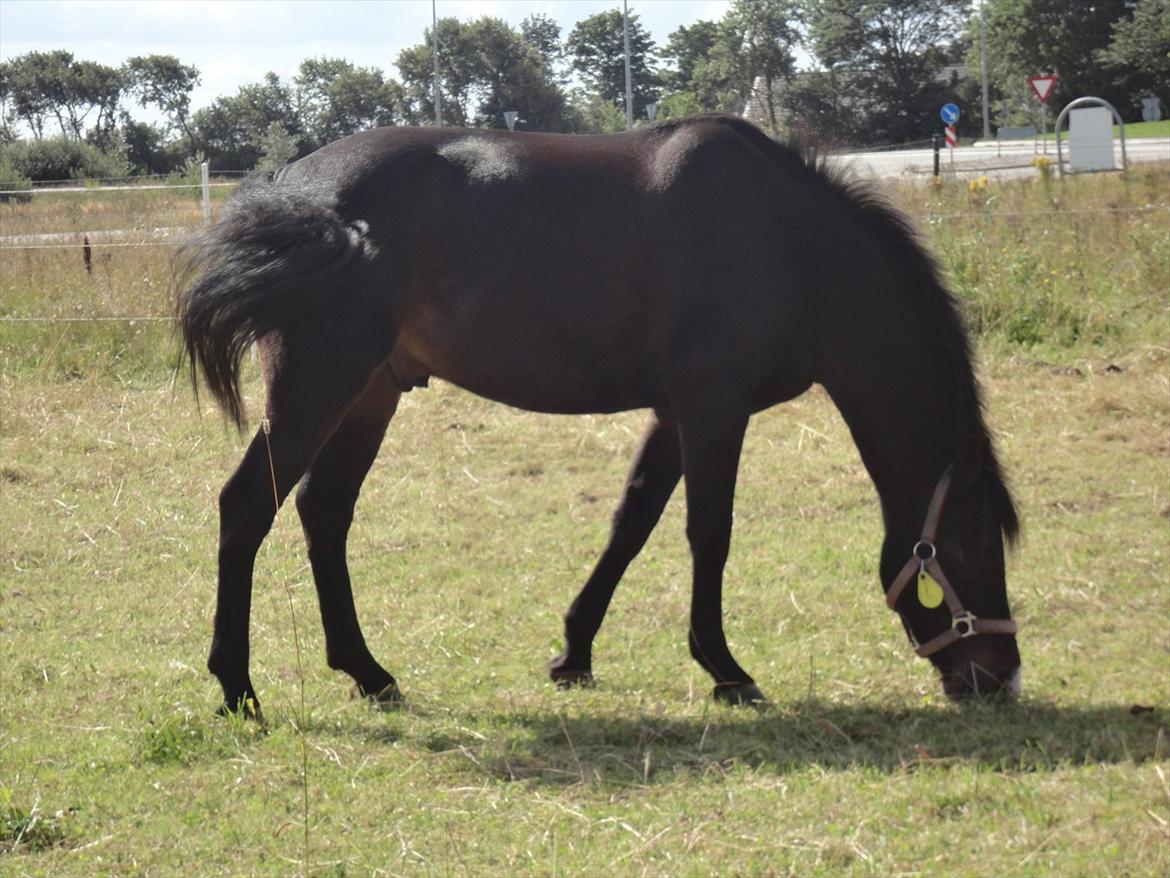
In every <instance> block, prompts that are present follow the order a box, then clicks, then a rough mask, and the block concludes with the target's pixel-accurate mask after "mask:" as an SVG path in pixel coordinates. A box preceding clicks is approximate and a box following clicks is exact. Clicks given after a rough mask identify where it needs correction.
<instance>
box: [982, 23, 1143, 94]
mask: <svg viewBox="0 0 1170 878" xmlns="http://www.w3.org/2000/svg"><path fill="white" fill-rule="evenodd" d="M1162 2H1164V0H1162ZM984 13H985V15H986V30H987V66H988V79H989V84H990V86H991V91H992V101H993V103H998V102H999V101H1001V100H1004V99H1006V100H1009V101H1014V102H1016V103H1018V104H1021V105H1023V106H1025V107H1027V108H1029V110H1033V109H1035V110H1038V109H1039V104H1038V103H1037V102H1036V100H1035V98H1034V97H1033V95H1032V92H1031V90H1030V89H1029V87H1028V84H1027V77H1029V76H1031V75H1034V74H1038V73H1056V74H1057V75H1058V76H1059V77H1060V81H1059V82H1058V84H1057V90H1058V94H1060V95H1063V96H1064V97H1063V99H1061V103H1063V102H1064V101H1067V100H1069V99H1071V98H1076V97H1082V96H1084V95H1094V96H1096V97H1101V98H1105V99H1106V100H1108V101H1111V102H1113V103H1115V104H1117V103H1124V100H1125V97H1126V95H1125V93H1124V90H1123V89H1122V88H1119V86H1118V82H1117V79H1118V77H1117V71H1116V70H1114V69H1110V68H1109V67H1108V66H1107V65H1104V64H1095V63H1093V58H1094V57H1097V56H1098V55H1099V53H1101V52H1102V51H1104V50H1107V48H1108V47H1109V45H1110V36H1111V33H1112V32H1113V31H1112V27H1113V25H1114V24H1115V23H1117V22H1119V21H1120V20H1122V19H1124V18H1126V0H1094V2H1092V3H1069V2H1068V0H985V3H984ZM968 31H969V33H970V34H971V38H970V42H971V50H970V52H969V53H968V56H967V63H968V66H971V65H972V64H974V65H977V64H978V59H979V54H978V53H979V43H978V38H977V35H978V33H979V19H978V15H977V14H976V15H974V16H973V17H972V18H971V21H970V24H969V26H968ZM976 69H977V68H976Z"/></svg>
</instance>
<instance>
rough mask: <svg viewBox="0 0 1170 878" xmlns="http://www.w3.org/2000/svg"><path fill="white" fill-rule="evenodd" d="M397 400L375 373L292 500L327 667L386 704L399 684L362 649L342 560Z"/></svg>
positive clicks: (388, 379) (386, 378) (386, 376)
mask: <svg viewBox="0 0 1170 878" xmlns="http://www.w3.org/2000/svg"><path fill="white" fill-rule="evenodd" d="M399 395H400V391H399V390H398V387H397V385H396V384H395V383H394V380H393V377H392V376H391V374H390V372H389V370H387V369H382V370H380V371H379V372H378V373H377V375H376V376H375V377H374V379H373V380H372V381H371V382H370V385H369V387H367V388H366V391H365V393H363V394H362V396H361V398H360V399H359V400H358V401H357V402H356V403H354V405H353V408H351V409H350V410H349V412H348V413H346V416H345V420H343V421H342V422H341V425H340V426H338V428H337V430H336V432H335V433H334V434H333V435H332V436H330V437H329V441H328V442H326V443H325V447H324V448H322V449H321V453H320V454H318V455H317V459H316V460H315V461H313V465H312V466H311V467H310V468H309V471H308V473H306V474H305V478H304V479H302V480H301V486H300V488H298V489H297V498H296V502H297V512H298V513H299V514H300V517H301V524H302V526H303V528H304V532H305V542H306V543H307V545H308V547H309V563H310V564H311V565H312V568H313V581H314V582H315V584H316V586H317V599H318V602H319V603H320V607H321V623H322V625H323V626H324V629H325V656H326V660H327V661H328V663H329V667H331V668H333V669H334V670H336V671H343V672H345V673H346V674H348V675H349V676H350V677H351V678H353V681H354V684H355V686H356V692H357V694H358V695H360V696H362V697H364V698H369V699H371V700H373V701H376V702H379V703H385V704H392V703H396V702H398V701H401V699H402V696H401V693H400V692H399V690H398V684H397V682H396V681H395V680H394V678H393V677H392V676H391V675H390V673H389V672H388V671H387V670H386V669H385V668H383V667H382V666H381V665H380V664H378V662H377V660H375V659H374V657H373V655H372V654H371V653H370V650H369V648H368V647H367V646H366V640H365V637H364V636H363V635H362V629H361V625H360V624H359V623H358V618H357V612H356V611H355V609H354V604H353V588H352V586H351V583H350V576H349V567H348V565H347V564H346V558H345V554H346V539H347V537H348V534H349V528H350V525H351V524H352V523H353V513H354V506H355V504H356V503H357V499H358V493H359V492H360V490H361V486H362V482H363V481H364V480H365V477H366V474H367V473H368V472H369V470H370V467H371V466H372V465H373V463H374V458H375V457H377V454H378V449H379V447H381V444H382V439H383V437H384V436H385V434H386V428H387V426H388V425H389V423H390V419H391V418H392V417H393V416H394V411H395V409H396V408H397V407H398V399H399Z"/></svg>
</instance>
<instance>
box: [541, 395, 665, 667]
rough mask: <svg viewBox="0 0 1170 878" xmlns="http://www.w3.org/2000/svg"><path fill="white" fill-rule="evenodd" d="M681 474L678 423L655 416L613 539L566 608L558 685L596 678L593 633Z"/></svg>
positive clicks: (616, 516) (629, 482)
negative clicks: (563, 648)
mask: <svg viewBox="0 0 1170 878" xmlns="http://www.w3.org/2000/svg"><path fill="white" fill-rule="evenodd" d="M681 475H682V459H681V457H680V454H679V440H678V430H677V427H676V425H675V424H674V422H673V421H670V420H663V419H661V418H659V417H657V416H655V418H654V420H653V421H651V423H650V426H649V427H648V428H647V430H646V434H645V437H644V438H643V440H642V446H641V448H640V449H639V451H638V454H637V456H636V457H635V458H634V462H633V465H632V466H631V467H630V474H629V477H628V478H627V480H626V492H625V496H624V497H623V498H622V502H621V504H620V505H619V506H618V508H617V511H616V512H615V513H614V517H613V528H612V530H611V531H610V537H609V543H608V544H607V545H606V547H605V551H604V552H603V553H602V555H601V558H600V560H599V561H598V562H597V566H596V567H595V568H594V570H593V573H592V574H591V575H590V577H589V579H588V581H586V583H585V586H584V587H583V588H582V589H581V592H580V593H579V594H578V595H577V597H576V599H575V600H574V601H573V603H572V605H571V606H570V607H569V611H568V613H566V614H565V651H564V652H563V653H561V654H560V655H559V656H558V657H557V658H555V659H553V660H552V661H551V662H550V663H549V676H550V677H552V679H553V680H554V681H555V682H556V683H557V684H558V685H560V686H570V685H572V684H574V683H587V682H590V681H591V680H592V678H593V638H594V637H595V636H596V635H597V632H598V630H599V629H600V628H601V623H602V621H603V620H604V619H605V613H606V610H607V609H608V608H609V603H610V600H611V599H612V598H613V593H614V590H615V589H616V588H617V585H618V582H619V581H620V580H621V578H622V575H623V574H624V573H625V571H626V568H627V567H628V566H629V565H630V562H631V561H633V560H634V558H635V557H636V556H637V554H638V552H640V551H641V550H642V547H643V546H644V545H645V544H646V540H647V539H648V538H649V536H650V533H651V532H652V531H653V530H654V526H655V525H656V524H657V523H658V520H659V518H661V517H662V510H663V509H664V508H665V507H666V502H667V501H668V500H669V499H670V495H671V493H673V491H674V488H675V485H677V484H678V480H679V478H680V477H681Z"/></svg>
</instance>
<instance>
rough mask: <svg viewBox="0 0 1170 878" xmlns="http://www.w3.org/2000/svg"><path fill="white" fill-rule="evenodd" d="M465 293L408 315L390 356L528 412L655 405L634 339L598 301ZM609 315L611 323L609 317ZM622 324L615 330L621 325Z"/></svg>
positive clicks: (646, 361) (640, 344) (645, 359)
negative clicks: (574, 302)
mask: <svg viewBox="0 0 1170 878" xmlns="http://www.w3.org/2000/svg"><path fill="white" fill-rule="evenodd" d="M563 304H564V299H563V298H562V297H560V296H547V297H544V298H543V300H542V301H540V302H539V303H537V304H535V305H534V304H533V302H532V300H531V297H528V296H522V295H513V296H509V295H508V291H507V290H501V291H496V292H494V293H493V292H491V291H484V290H483V288H482V287H480V288H467V289H465V290H464V291H463V294H462V295H459V296H457V297H455V298H453V299H450V298H445V297H442V298H440V299H439V301H436V302H433V303H430V304H428V305H424V306H423V307H422V308H418V307H416V308H414V309H411V312H410V313H409V315H408V317H407V319H405V320H404V322H403V324H402V328H401V330H400V333H399V341H398V345H397V347H396V351H395V354H396V356H404V355H405V356H408V357H409V358H410V359H411V360H413V361H415V362H416V363H417V364H419V365H421V366H422V367H423V368H425V370H426V372H427V373H428V374H430V375H434V376H435V377H438V378H442V379H443V380H445V381H450V382H451V383H452V384H455V385H458V386H459V387H462V388H464V389H466V390H469V391H471V392H472V393H475V394H477V395H479V396H483V397H486V398H488V399H493V400H496V401H497V402H503V403H506V404H508V405H512V406H515V407H517V408H522V409H526V410H529V411H539V412H549V413H558V414H585V413H601V412H615V411H625V410H628V409H634V408H645V407H648V406H652V405H654V404H655V403H656V401H657V400H656V394H655V390H654V385H655V382H654V379H653V375H652V372H651V369H650V356H649V351H648V349H647V346H646V342H645V339H644V338H640V337H639V336H640V333H639V332H638V331H637V330H636V329H635V328H634V327H633V326H631V325H630V323H628V322H624V321H623V320H621V319H620V314H619V313H615V312H620V310H621V309H614V308H612V307H608V308H607V307H605V306H604V304H603V303H602V302H600V301H598V302H594V303H593V305H591V306H588V307H586V306H585V305H584V304H583V303H578V305H577V306H576V307H564V306H563ZM615 317H617V318H619V319H614V318H615ZM623 324H624V325H623Z"/></svg>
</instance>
